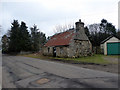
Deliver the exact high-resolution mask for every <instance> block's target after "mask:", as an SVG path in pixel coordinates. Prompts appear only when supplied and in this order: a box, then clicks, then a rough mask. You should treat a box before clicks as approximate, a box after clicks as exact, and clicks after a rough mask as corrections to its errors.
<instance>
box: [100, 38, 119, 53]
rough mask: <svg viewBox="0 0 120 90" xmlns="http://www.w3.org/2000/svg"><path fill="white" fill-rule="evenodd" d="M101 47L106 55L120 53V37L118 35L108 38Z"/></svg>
mask: <svg viewBox="0 0 120 90" xmlns="http://www.w3.org/2000/svg"><path fill="white" fill-rule="evenodd" d="M100 47H101V53H103V54H104V55H120V39H119V38H118V37H116V36H110V37H108V38H106V39H105V40H104V41H102V42H101V45H100Z"/></svg>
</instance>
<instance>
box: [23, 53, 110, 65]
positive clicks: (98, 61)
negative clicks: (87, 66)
mask: <svg viewBox="0 0 120 90" xmlns="http://www.w3.org/2000/svg"><path fill="white" fill-rule="evenodd" d="M23 56H25V57H32V58H40V59H57V60H62V61H66V62H67V61H72V62H74V63H92V64H110V62H109V61H107V60H104V59H103V58H102V57H103V56H104V55H97V54H95V55H93V56H88V57H80V58H59V57H48V56H43V55H39V54H36V55H35V54H28V55H23Z"/></svg>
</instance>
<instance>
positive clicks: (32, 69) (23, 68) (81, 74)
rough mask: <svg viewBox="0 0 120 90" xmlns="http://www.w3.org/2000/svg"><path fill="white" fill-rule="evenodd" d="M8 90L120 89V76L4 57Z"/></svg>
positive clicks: (27, 59) (42, 61) (4, 77)
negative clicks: (45, 89) (25, 89)
mask: <svg viewBox="0 0 120 90" xmlns="http://www.w3.org/2000/svg"><path fill="white" fill-rule="evenodd" d="M2 60H3V84H2V87H4V88H15V87H16V88H118V75H117V74H113V73H108V72H103V71H97V70H90V69H85V68H81V67H78V66H73V65H69V64H63V63H58V62H52V61H44V60H40V59H34V58H28V57H22V56H7V55H3V57H2Z"/></svg>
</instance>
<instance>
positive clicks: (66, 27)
mask: <svg viewBox="0 0 120 90" xmlns="http://www.w3.org/2000/svg"><path fill="white" fill-rule="evenodd" d="M72 28H74V24H68V25H56V26H55V27H54V29H53V30H54V33H61V32H65V31H67V30H69V29H72Z"/></svg>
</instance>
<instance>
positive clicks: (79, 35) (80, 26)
mask: <svg viewBox="0 0 120 90" xmlns="http://www.w3.org/2000/svg"><path fill="white" fill-rule="evenodd" d="M75 25H76V29H75V30H76V31H75V33H76V34H75V39H78V40H88V37H87V36H86V34H85V29H84V23H83V22H81V19H79V21H78V22H76V23H75Z"/></svg>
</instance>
